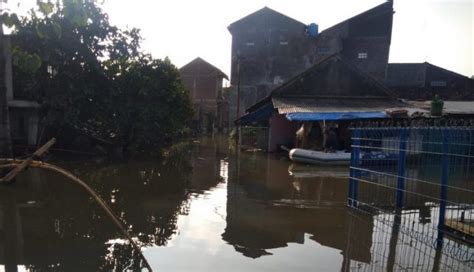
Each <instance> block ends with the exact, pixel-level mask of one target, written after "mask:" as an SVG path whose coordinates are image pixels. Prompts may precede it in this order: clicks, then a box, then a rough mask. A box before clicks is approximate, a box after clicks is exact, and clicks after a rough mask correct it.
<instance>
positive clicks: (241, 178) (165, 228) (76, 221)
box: [0, 137, 473, 271]
mask: <svg viewBox="0 0 474 272" xmlns="http://www.w3.org/2000/svg"><path fill="white" fill-rule="evenodd" d="M62 166H63V167H64V168H66V169H69V170H72V172H73V173H74V174H76V175H77V176H79V177H81V178H83V179H84V180H85V181H86V182H87V183H88V184H89V185H90V186H91V187H93V188H94V190H96V191H97V192H98V194H99V195H101V196H102V197H103V198H104V199H105V200H106V202H107V203H108V204H109V205H110V206H111V208H112V209H113V210H114V212H115V214H116V215H117V216H118V217H119V218H120V219H121V220H122V221H123V222H124V225H125V226H126V227H127V228H128V230H129V232H130V233H131V234H132V236H133V237H134V238H135V239H136V241H137V242H138V243H139V244H140V246H141V247H142V248H143V252H144V255H145V256H146V258H147V259H148V262H149V263H150V264H151V266H152V267H153V268H154V270H155V271H349V270H353V271H384V270H390V271H392V270H403V271H405V270H411V271H421V270H422V271H450V270H452V271H463V270H464V271H468V270H470V269H472V266H471V265H472V261H473V259H472V248H469V247H466V246H465V245H460V247H461V248H464V251H462V253H463V254H464V252H467V253H466V254H467V255H463V257H462V258H464V259H465V260H467V261H458V260H454V259H453V258H451V257H449V256H448V255H445V254H443V253H442V252H440V251H436V250H433V249H432V248H431V247H429V246H424V244H423V243H421V242H419V241H418V240H416V239H415V238H414V237H413V236H409V235H408V234H409V233H408V232H403V230H402V231H400V228H394V227H393V225H392V224H391V222H393V216H391V215H384V214H379V215H376V216H372V215H369V214H367V213H363V212H356V211H354V210H352V209H350V208H348V207H347V206H346V203H347V195H348V184H347V178H346V176H347V174H348V173H347V171H348V170H347V169H346V168H341V167H338V168H328V167H318V168H315V167H304V166H300V165H294V164H292V163H291V162H290V161H288V160H287V159H286V158H285V157H283V156H278V155H266V154H261V153H245V152H239V153H237V152H235V151H233V150H231V149H229V148H228V145H227V139H225V138H219V137H215V138H201V139H199V141H195V142H194V143H189V144H186V143H185V144H180V145H178V146H176V147H175V148H173V149H172V150H171V151H170V153H169V155H168V156H167V157H166V159H163V160H160V161H151V160H148V161H131V162H127V163H103V162H96V161H80V162H70V163H65V164H63V165H62ZM416 212H417V213H418V212H419V214H420V218H421V213H422V212H423V214H424V217H423V218H425V220H426V217H428V218H429V217H430V211H428V212H426V211H422V210H419V211H416ZM406 214H407V215H406V216H410V214H413V213H410V212H409V211H408V212H407V213H406ZM426 214H428V215H426ZM405 236H406V237H405ZM408 236H409V237H408ZM140 265H141V264H140V260H139V258H137V257H136V254H134V253H133V252H132V250H131V248H130V246H129V245H128V243H127V241H126V240H124V237H122V236H121V234H120V232H119V230H118V229H117V228H116V226H115V225H113V224H112V221H111V220H110V218H108V217H107V216H106V214H105V213H104V212H103V211H102V210H101V209H100V207H99V206H98V205H97V203H95V202H94V200H93V198H92V197H91V196H89V195H87V194H86V193H85V192H84V191H83V190H82V189H81V188H80V187H79V186H77V185H76V184H73V183H71V182H70V181H68V180H66V179H64V178H62V177H60V176H58V175H57V174H53V173H48V172H45V171H43V170H37V169H35V170H28V171H27V172H25V173H24V174H22V175H21V176H20V177H19V178H18V180H17V182H16V183H15V184H13V185H11V186H2V187H0V271H2V270H3V271H98V270H105V271H110V270H115V271H123V270H139V267H140Z"/></svg>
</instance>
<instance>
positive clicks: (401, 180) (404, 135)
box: [397, 128, 408, 209]
mask: <svg viewBox="0 0 474 272" xmlns="http://www.w3.org/2000/svg"><path fill="white" fill-rule="evenodd" d="M407 140H408V129H407V128H401V129H400V146H399V153H398V180H397V209H400V208H402V207H403V196H404V193H405V175H406V160H407V153H406V149H407Z"/></svg>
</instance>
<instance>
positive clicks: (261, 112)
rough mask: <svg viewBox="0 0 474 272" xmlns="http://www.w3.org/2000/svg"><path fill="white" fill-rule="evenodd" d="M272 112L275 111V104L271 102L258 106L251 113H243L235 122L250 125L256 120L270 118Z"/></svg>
mask: <svg viewBox="0 0 474 272" xmlns="http://www.w3.org/2000/svg"><path fill="white" fill-rule="evenodd" d="M272 112H273V105H272V103H271V102H270V103H267V104H265V105H263V106H262V107H260V108H258V109H257V110H255V111H252V112H250V113H247V114H245V115H243V116H242V117H240V118H239V119H237V120H235V123H236V124H240V125H249V124H251V123H253V122H255V121H259V120H263V119H268V118H270V116H271V115H272Z"/></svg>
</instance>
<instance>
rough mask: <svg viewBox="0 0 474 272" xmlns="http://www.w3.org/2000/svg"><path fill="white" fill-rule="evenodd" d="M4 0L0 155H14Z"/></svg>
mask: <svg viewBox="0 0 474 272" xmlns="http://www.w3.org/2000/svg"><path fill="white" fill-rule="evenodd" d="M2 3H3V0H0V157H11V156H12V142H11V135H10V115H9V112H8V100H7V78H6V73H5V72H6V56H5V52H6V51H5V37H4V34H3V7H2Z"/></svg>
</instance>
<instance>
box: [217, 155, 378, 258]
mask: <svg viewBox="0 0 474 272" xmlns="http://www.w3.org/2000/svg"><path fill="white" fill-rule="evenodd" d="M240 156H242V157H244V158H240V163H241V165H240V166H239V169H234V173H235V175H234V176H233V179H232V180H230V182H229V184H228V195H227V226H226V229H225V232H224V233H223V235H222V237H223V239H224V240H226V241H227V242H228V243H230V244H232V245H233V246H234V247H235V250H236V251H238V252H241V253H242V254H243V255H244V256H247V257H251V258H258V257H262V256H264V255H271V254H272V253H270V252H269V251H268V250H269V249H274V248H280V247H286V246H288V244H289V243H298V244H304V243H305V242H306V243H307V242H308V241H305V240H306V239H309V240H312V241H315V242H317V243H318V244H320V245H323V246H327V247H331V248H334V249H338V250H340V251H341V255H343V257H347V258H350V259H354V260H358V261H362V262H370V250H369V249H370V247H368V248H365V250H351V251H350V252H351V253H350V254H349V255H348V254H345V251H346V249H348V247H351V244H350V241H349V240H350V239H349V238H350V237H348V232H347V228H348V225H349V223H351V224H354V225H357V228H358V231H359V242H362V243H365V244H369V245H370V244H371V239H372V227H373V225H372V221H371V220H370V217H368V216H363V215H362V217H363V218H351V217H350V216H349V215H348V210H347V208H346V205H345V203H346V200H347V190H348V188H347V179H346V178H344V176H346V174H345V171H346V170H344V169H333V170H334V171H331V172H332V173H333V175H332V176H330V177H328V176H326V175H323V176H318V175H309V174H311V172H315V173H317V171H315V170H314V168H309V169H300V170H299V173H298V169H295V168H296V167H297V166H293V167H290V172H292V171H293V172H292V173H291V175H289V173H288V161H286V160H285V159H284V158H278V157H272V158H271V159H268V160H266V159H264V160H262V158H261V156H260V155H256V154H241V155H240ZM258 160H261V162H263V163H256V161H258ZM303 170H308V171H306V172H305V173H303V172H304V171H303ZM326 170H330V169H326ZM338 170H339V171H340V173H339V174H340V175H335V174H337V173H338ZM308 173H309V174H308ZM296 176H298V177H296ZM301 176H303V177H301ZM338 176H339V177H338ZM349 220H351V222H349ZM354 220H358V222H357V223H354V222H353V221H354ZM335 261H343V259H341V260H339V259H337V260H335ZM341 265H342V264H341ZM335 266H336V267H337V264H335Z"/></svg>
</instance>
